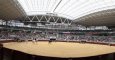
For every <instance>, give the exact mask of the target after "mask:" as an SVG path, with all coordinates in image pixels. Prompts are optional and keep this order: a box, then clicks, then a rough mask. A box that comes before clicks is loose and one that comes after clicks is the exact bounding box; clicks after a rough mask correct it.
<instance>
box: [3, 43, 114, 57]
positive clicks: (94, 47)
mask: <svg viewBox="0 0 115 60" xmlns="http://www.w3.org/2000/svg"><path fill="white" fill-rule="evenodd" d="M3 46H4V47H5V48H9V49H13V50H18V51H21V52H24V53H28V54H33V55H40V56H49V57H63V58H77V57H89V56H97V55H102V54H108V53H114V52H115V46H107V45H98V44H87V43H86V44H80V43H72V42H52V43H50V44H49V43H48V42H44V41H42V42H37V43H33V42H10V43H3Z"/></svg>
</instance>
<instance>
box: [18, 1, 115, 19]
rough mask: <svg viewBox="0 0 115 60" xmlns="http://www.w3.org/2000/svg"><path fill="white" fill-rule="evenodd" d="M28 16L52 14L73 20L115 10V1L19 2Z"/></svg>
mask: <svg viewBox="0 0 115 60" xmlns="http://www.w3.org/2000/svg"><path fill="white" fill-rule="evenodd" d="M17 1H18V2H19V4H20V5H21V6H22V8H23V9H24V11H25V12H26V14H27V15H41V14H42V15H44V14H45V15H46V14H48V13H52V14H54V15H58V16H61V17H65V18H69V19H71V20H74V19H77V18H79V17H82V16H85V15H88V14H91V13H94V12H98V11H102V10H107V9H113V8H115V0H17Z"/></svg>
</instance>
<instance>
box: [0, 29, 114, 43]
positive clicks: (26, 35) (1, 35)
mask: <svg viewBox="0 0 115 60" xmlns="http://www.w3.org/2000/svg"><path fill="white" fill-rule="evenodd" d="M51 36H55V39H56V40H64V41H68V40H76V41H84V40H85V41H93V42H115V36H114V35H112V36H96V35H75V34H59V33H58V32H57V33H55V34H53V33H51V34H50V33H48V32H45V33H44V32H41V33H36V32H31V31H30V32H27V31H0V39H14V38H15V40H19V41H20V40H21V41H23V40H24V41H28V40H32V41H38V40H50V37H51Z"/></svg>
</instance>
